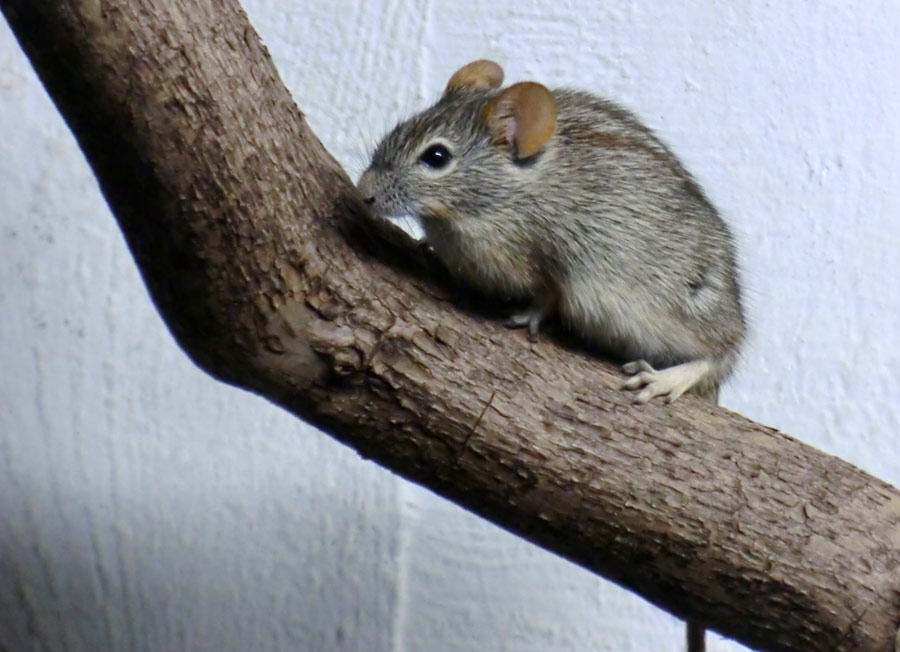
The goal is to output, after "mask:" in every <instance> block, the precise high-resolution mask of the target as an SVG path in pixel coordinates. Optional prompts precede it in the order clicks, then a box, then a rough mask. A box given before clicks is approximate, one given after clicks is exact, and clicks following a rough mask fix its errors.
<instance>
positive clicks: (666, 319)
mask: <svg viewBox="0 0 900 652" xmlns="http://www.w3.org/2000/svg"><path fill="white" fill-rule="evenodd" d="M502 82H503V70H502V68H501V67H500V66H499V65H498V64H496V63H494V62H491V61H486V60H479V61H474V62H472V63H470V64H468V65H466V66H463V67H462V68H460V69H459V70H458V71H457V72H456V73H455V74H454V75H453V76H452V77H451V78H450V81H449V82H448V84H447V87H446V89H445V91H444V94H443V96H442V97H441V98H440V100H438V102H437V103H435V104H434V105H433V106H431V107H430V108H428V109H426V110H424V111H422V112H421V113H419V114H418V115H415V116H413V117H412V118H410V119H409V120H406V121H404V122H401V123H400V124H398V125H397V126H396V127H395V128H394V129H393V130H392V131H391V132H390V133H388V134H387V136H385V137H384V139H383V140H382V141H381V142H380V144H379V145H378V146H377V147H376V149H375V151H374V154H373V156H372V161H371V164H370V165H369V167H368V169H367V170H366V171H365V172H364V173H363V174H362V177H361V178H360V180H359V184H358V187H359V190H360V192H361V193H362V195H363V199H364V201H365V203H366V204H368V205H369V207H370V208H371V210H372V211H373V212H374V213H375V214H376V215H378V216H381V217H395V216H401V215H412V216H414V217H415V218H417V219H418V221H419V222H420V223H421V225H422V228H423V230H424V233H425V241H426V243H427V244H428V245H430V247H431V248H432V249H433V250H434V253H435V254H436V255H437V257H438V258H439V259H440V260H441V261H442V263H443V264H444V265H445V266H446V267H447V269H448V270H449V271H450V272H451V273H452V274H454V275H455V276H456V277H458V278H459V280H461V281H462V282H463V283H465V284H469V285H471V286H474V287H476V288H477V289H479V290H480V291H482V292H487V293H490V294H495V295H502V296H504V297H509V298H513V299H518V300H522V301H523V302H524V301H526V300H527V301H529V302H530V308H529V309H528V310H527V311H526V312H524V313H522V314H518V315H514V316H513V317H511V318H510V321H509V325H510V326H527V328H528V331H529V335H530V337H531V338H532V339H534V338H536V336H537V333H538V329H539V327H540V324H541V322H542V320H543V319H544V318H545V317H547V316H549V315H551V314H553V313H558V314H559V316H560V317H561V318H562V320H563V321H564V322H565V323H566V324H567V325H568V327H569V328H570V329H571V330H572V331H573V332H574V333H575V334H576V336H577V337H580V338H583V340H584V341H585V342H587V343H589V344H593V345H597V346H599V347H601V348H603V349H605V350H607V351H610V352H613V353H615V354H617V355H620V356H621V357H622V358H623V359H626V360H633V362H629V363H628V364H626V365H624V367H623V369H624V371H625V372H626V373H627V374H629V375H630V378H629V379H628V380H627V381H626V382H625V383H624V384H623V388H624V389H639V390H640V391H639V392H638V393H637V394H636V396H635V402H636V403H645V402H647V401H649V400H651V399H652V398H654V397H657V396H664V397H665V399H666V400H667V401H674V400H675V399H677V398H678V397H679V396H681V395H682V394H683V393H684V392H686V391H692V392H695V393H697V394H699V395H701V396H703V397H706V398H708V399H710V400H712V401H714V402H715V400H716V398H717V393H718V387H719V385H720V383H721V382H722V381H723V380H724V379H725V378H726V377H727V376H728V375H729V373H730V372H731V370H732V368H733V366H734V364H735V361H736V358H737V354H738V351H739V348H740V346H741V343H742V341H743V339H744V335H745V328H746V327H745V319H744V314H743V308H742V305H741V289H740V284H739V278H738V271H737V265H736V255H735V245H734V240H733V237H732V235H731V233H730V231H729V229H728V227H727V225H726V224H725V222H724V221H723V220H722V219H721V217H720V216H719V214H718V213H717V211H716V210H715V208H713V206H712V204H711V203H710V202H709V200H708V199H707V197H706V195H705V194H704V192H703V190H702V189H701V188H700V186H699V185H698V184H697V183H696V182H695V181H694V179H693V177H692V176H691V175H690V173H689V172H688V171H687V170H686V169H685V168H684V166H683V165H682V164H681V163H680V162H679V161H678V159H677V158H676V157H675V155H674V154H673V153H672V152H671V151H670V150H669V149H668V148H667V147H666V146H665V145H664V144H663V143H662V142H661V141H660V140H659V139H658V138H657V137H656V136H655V135H654V134H653V132H652V131H651V130H650V129H649V128H647V127H645V126H644V125H643V124H641V123H640V122H639V121H638V119H637V118H636V117H635V116H634V115H632V114H631V113H630V112H629V111H627V110H626V109H624V108H622V107H620V106H618V105H617V104H615V103H613V102H611V101H609V100H606V99H601V98H599V97H596V96H594V95H591V94H589V93H586V92H583V91H577V90H567V89H556V90H548V89H547V88H546V87H544V86H543V85H541V84H538V83H535V82H520V83H517V84H513V85H512V86H509V87H507V88H501V85H502Z"/></svg>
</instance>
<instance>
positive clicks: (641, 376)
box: [622, 358, 717, 403]
mask: <svg viewBox="0 0 900 652" xmlns="http://www.w3.org/2000/svg"><path fill="white" fill-rule="evenodd" d="M622 371H624V372H625V373H626V374H629V375H630V376H631V378H629V379H628V380H626V381H625V382H624V383H623V384H622V389H639V390H640V391H639V392H638V393H637V395H636V396H635V397H634V402H635V403H647V402H648V401H650V400H651V399H653V398H656V397H657V396H664V397H665V401H666V403H671V402H672V401H675V400H677V399H678V398H679V397H680V396H681V395H682V394H684V393H685V392H687V391H688V390H692V389H693V390H694V391H695V392H697V393H699V394H701V395H703V396H704V397H706V398H710V396H709V395H710V394H712V396H711V398H712V400H713V401H715V396H716V393H717V392H716V389H715V388H716V385H717V383H716V382H715V381H714V378H715V374H716V363H715V362H714V361H713V360H709V359H706V358H702V359H700V360H691V361H690V362H684V363H682V364H677V365H675V366H674V367H667V368H666V369H654V368H653V367H652V366H651V365H650V364H649V363H648V362H647V361H645V360H637V361H635V362H629V363H628V364H626V365H623V366H622ZM709 387H711V388H712V389H711V390H710V389H709ZM698 390H699V391H698Z"/></svg>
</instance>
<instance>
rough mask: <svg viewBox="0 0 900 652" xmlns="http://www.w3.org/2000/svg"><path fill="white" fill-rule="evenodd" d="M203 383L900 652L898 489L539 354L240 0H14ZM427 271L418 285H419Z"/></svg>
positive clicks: (764, 644)
mask: <svg viewBox="0 0 900 652" xmlns="http://www.w3.org/2000/svg"><path fill="white" fill-rule="evenodd" d="M0 8H2V11H3V13H4V15H5V16H6V18H7V20H8V21H9V23H10V25H11V26H12V29H13V31H14V32H15V34H16V36H17V38H18V39H19V42H20V43H21V45H22V47H23V49H24V50H25V52H26V53H27V55H28V57H29V58H30V60H31V62H32V64H33V65H34V67H35V70H36V71H37V73H38V75H39V76H40V78H41V80H42V81H43V83H44V85H45V86H46V88H47V90H48V92H49V93H50V95H51V97H52V98H53V100H54V101H55V102H56V105H57V106H58V108H59V110H60V112H61V113H62V115H63V117H64V118H65V119H66V121H67V122H68V124H69V126H70V127H71V129H72V131H73V133H74V134H75V136H76V138H77V139H78V142H79V144H80V146H81V148H82V150H83V151H84V153H85V156H86V157H87V159H88V161H89V162H90V164H91V166H92V167H93V169H94V172H95V173H96V175H97V178H98V180H99V182H100V186H101V189H102V191H103V194H104V196H105V197H106V199H107V201H108V202H109V205H110V207H111V208H112V210H113V213H114V214H115V216H116V218H117V220H118V222H119V225H120V226H121V229H122V231H123V232H124V234H125V236H126V238H127V241H128V245H129V247H130V248H131V251H132V253H133V255H134V258H135V260H136V262H137V264H138V267H139V268H140V270H141V273H142V275H143V278H144V281H145V283H146V285H147V288H148V289H149V291H150V294H151V296H152V298H153V300H154V302H155V304H156V306H157V308H158V309H159V311H160V312H161V314H162V315H163V317H164V319H165V321H166V323H167V324H168V326H169V328H170V329H171V331H172V333H173V335H174V336H175V338H176V339H177V340H178V342H179V343H180V345H181V346H182V347H183V348H184V350H185V351H186V352H187V353H188V355H190V356H191V358H192V359H193V360H194V361H195V362H196V363H197V364H198V365H199V366H201V367H202V368H203V369H205V370H206V371H208V372H209V373H210V374H212V375H213V376H215V377H217V378H219V379H222V380H224V381H226V382H229V383H233V384H235V385H239V386H241V387H244V388H247V389H249V390H251V391H254V392H256V393H258V394H260V395H262V396H264V397H266V398H268V399H269V400H271V401H274V402H276V403H278V404H279V405H282V406H283V407H285V408H286V409H288V410H290V411H291V412H293V413H294V414H296V415H297V416H299V417H301V418H302V419H304V420H305V421H308V422H310V423H312V424H315V425H316V426H318V427H320V428H322V429H323V430H325V431H326V432H329V433H331V434H332V435H334V436H335V437H337V438H338V439H340V440H341V441H343V442H344V443H346V444H347V445H349V446H352V447H353V448H355V449H356V450H357V451H359V453H360V454H362V455H364V456H365V457H370V458H372V459H374V460H376V461H377V462H378V463H379V464H381V465H383V466H385V467H387V468H389V469H391V470H393V471H395V472H397V473H399V474H400V475H402V476H404V477H406V478H409V479H411V480H413V481H415V482H418V483H421V484H423V485H425V486H427V487H429V488H430V489H432V490H434V491H436V492H437V493H439V494H441V495H443V496H446V497H447V498H449V499H451V500H453V501H455V502H457V503H459V504H461V505H464V506H465V507H467V508H469V509H471V510H472V511H474V512H476V513H478V514H480V515H482V516H484V517H486V518H488V519H490V520H492V521H494V522H495V523H497V524H499V525H501V526H503V527H505V528H507V529H509V530H511V531H513V532H516V533H518V534H520V535H522V536H523V537H526V538H527V539H529V540H531V541H534V542H535V543H537V544H538V545H541V546H543V547H545V548H547V549H549V550H552V551H554V552H556V553H558V554H560V555H563V556H565V557H567V558H568V559H570V560H572V561H574V562H575V563H578V564H581V565H582V566H584V567H586V568H588V569H590V570H592V571H594V572H596V573H598V574H600V575H602V576H604V577H607V578H609V579H611V580H613V581H615V582H617V583H619V584H621V585H623V586H625V587H627V588H629V589H631V590H634V591H636V592H637V593H639V594H640V595H642V596H644V597H645V598H647V599H648V600H650V601H652V602H654V603H655V604H657V605H659V606H661V607H663V608H665V609H667V610H669V611H671V612H673V613H675V614H677V615H679V616H681V617H691V618H692V619H696V620H697V621H699V622H700V623H703V624H704V625H706V626H707V627H709V628H712V629H714V630H716V631H718V632H721V633H722V634H724V635H726V636H730V637H733V638H736V639H738V640H740V641H742V642H744V643H746V644H748V645H750V646H753V647H757V648H759V649H763V650H866V651H872V650H878V651H887V650H892V649H893V637H894V632H895V631H896V629H897V621H898V616H897V612H898V606H900V597H898V588H900V492H898V491H897V490H896V489H894V488H893V487H891V486H889V485H887V484H885V483H884V482H881V481H879V480H877V479H875V478H873V477H871V476H868V475H866V474H865V473H863V472H861V471H860V470H858V469H856V468H855V467H853V466H851V465H850V464H847V463H845V462H842V461H841V460H839V459H836V458H834V457H831V456H829V455H826V454H824V453H821V452H819V451H816V450H814V449H812V448H810V447H808V446H805V445H803V444H801V443H799V442H797V441H795V440H793V439H791V438H789V437H787V436H785V435H783V434H780V433H778V432H776V431H774V430H772V429H770V428H766V427H763V426H759V425H757V424H754V423H752V422H750V421H747V420H746V419H743V418H741V417H740V416H738V415H735V414H732V413H729V412H728V411H726V410H722V409H718V408H713V407H709V406H707V405H705V404H703V403H701V402H700V401H698V400H694V399H691V398H686V399H683V400H682V401H679V402H678V403H677V404H675V405H673V406H664V405H657V404H653V405H648V406H642V407H633V406H631V405H630V397H629V396H628V395H626V394H624V393H622V392H621V391H619V389H618V386H619V383H620V382H621V378H620V377H619V376H618V374H617V373H616V372H615V370H614V369H613V367H611V366H610V365H608V364H604V363H602V362H599V361H598V360H597V359H596V358H592V357H590V356H588V355H585V354H583V353H581V352H579V351H573V350H570V348H571V347H570V348H568V349H567V348H566V347H565V346H562V345H560V344H559V343H558V342H554V341H551V340H549V339H547V338H543V339H542V340H541V341H540V342H539V343H537V344H534V345H532V344H531V343H529V342H528V341H527V340H526V339H525V338H524V337H523V336H521V335H519V334H512V333H510V332H508V331H506V330H505V329H504V328H503V327H502V326H501V325H499V323H498V320H496V319H492V318H491V316H490V315H487V314H485V312H484V310H483V309H478V308H472V307H469V308H460V307H458V306H457V305H456V298H457V296H456V294H455V293H454V291H453V289H452V287H450V286H449V285H448V284H447V283H445V282H443V281H442V280H441V279H440V277H439V274H436V273H435V272H434V271H433V270H430V269H429V267H428V264H427V260H426V259H425V257H424V256H423V255H422V253H421V251H420V250H419V249H417V248H416V247H415V246H414V245H413V244H412V243H410V242H409V241H408V239H406V238H405V237H404V236H403V235H402V234H400V233H398V232H396V230H393V229H392V228H391V227H389V226H387V225H382V224H373V223H371V222H369V221H368V219H367V218H365V217H364V215H363V212H362V211H361V210H360V208H359V204H358V198H357V196H356V194H355V191H354V189H353V187H352V185H351V184H350V182H349V181H348V179H347V177H346V175H345V174H344V173H343V171H342V170H341V169H340V168H339V166H338V165H337V164H336V163H335V162H334V160H333V159H332V158H331V157H330V156H329V155H328V153H327V152H325V151H324V149H323V148H322V146H321V144H320V143H319V141H318V140H317V139H316V137H315V136H314V134H312V132H311V131H310V130H309V128H308V126H307V125H306V123H305V121H304V120H303V116H302V114H301V113H300V111H299V110H298V109H297V108H296V106H295V105H294V104H293V102H292V101H291V98H290V96H289V94H288V92H287V91H286V89H285V88H284V86H283V85H282V83H281V82H280V80H279V78H278V75H277V73H276V71H275V69H274V67H273V65H272V62H271V60H270V58H269V56H268V53H267V52H266V50H265V49H264V48H263V46H262V45H261V44H260V42H259V39H258V37H257V35H256V33H255V32H254V31H253V29H252V28H251V27H250V25H249V24H248V22H247V19H246V17H245V15H244V14H243V12H242V11H241V9H240V7H239V5H238V4H237V3H236V2H235V0H217V1H213V0H152V1H151V0H144V1H143V2H139V1H136V0H68V1H66V2H57V3H50V2H35V1H34V0H0ZM411 272H414V273H411Z"/></svg>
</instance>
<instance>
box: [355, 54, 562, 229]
mask: <svg viewBox="0 0 900 652" xmlns="http://www.w3.org/2000/svg"><path fill="white" fill-rule="evenodd" d="M502 83H503V70H502V68H500V66H499V65H497V64H496V63H494V62H493V61H486V60H480V61H474V62H472V63H470V64H468V65H465V66H463V67H462V68H460V69H459V70H457V71H456V72H455V73H454V74H453V76H452V77H451V78H450V81H449V82H448V83H447V87H446V88H445V90H444V94H443V96H442V97H441V99H440V100H439V101H438V102H437V103H436V104H434V106H432V107H430V108H428V109H426V110H425V111H423V112H422V113H419V114H418V115H416V116H413V117H412V118H410V119H409V120H407V121H405V122H402V123H400V124H399V125H397V126H396V127H395V128H394V129H393V130H392V131H391V132H390V133H389V134H388V135H387V136H386V137H385V138H384V140H382V141H381V143H380V144H379V145H378V147H377V148H376V149H375V153H374V154H373V156H372V162H371V163H370V165H369V168H368V169H367V170H366V171H365V172H364V173H363V175H362V177H361V178H360V181H359V190H360V192H361V193H362V195H363V198H364V200H365V201H366V203H367V204H368V205H370V206H371V207H372V210H373V211H374V212H375V213H376V214H377V215H379V216H382V217H396V216H400V215H413V216H415V217H418V218H422V219H430V218H431V219H453V218H455V217H458V216H477V215H478V214H480V213H481V212H482V211H484V210H489V209H490V208H491V206H492V204H494V203H496V202H498V201H502V198H503V196H504V195H507V194H508V193H511V192H514V191H515V188H516V186H517V183H516V180H517V175H519V176H521V174H520V173H521V172H522V170H523V169H524V168H526V167H528V164H529V163H530V162H534V161H535V160H536V159H537V158H539V157H540V156H541V154H542V151H543V150H544V149H545V145H546V144H547V142H548V141H549V140H550V138H551V136H552V135H553V133H554V131H555V130H556V115H557V107H556V102H555V100H554V98H553V95H552V94H551V93H550V91H549V90H547V89H546V88H545V87H544V86H542V85H540V84H537V83H534V82H520V83H518V84H513V85H512V86H509V87H508V88H505V89H502V90H498V89H499V87H500V85H501V84H502Z"/></svg>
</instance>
